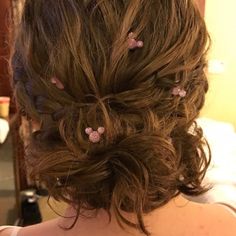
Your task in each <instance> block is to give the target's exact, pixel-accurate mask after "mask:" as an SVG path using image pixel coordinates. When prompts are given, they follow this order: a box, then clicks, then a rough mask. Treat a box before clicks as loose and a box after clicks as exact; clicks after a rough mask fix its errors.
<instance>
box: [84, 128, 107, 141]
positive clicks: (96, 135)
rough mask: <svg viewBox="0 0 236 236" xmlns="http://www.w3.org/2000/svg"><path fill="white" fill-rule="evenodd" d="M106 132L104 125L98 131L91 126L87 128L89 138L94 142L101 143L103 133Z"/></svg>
mask: <svg viewBox="0 0 236 236" xmlns="http://www.w3.org/2000/svg"><path fill="white" fill-rule="evenodd" d="M104 132H105V128H104V127H99V128H98V129H97V131H94V130H93V129H92V128H91V127H88V128H86V129H85V133H86V134H87V135H88V136H89V140H90V142H92V143H99V142H100V140H101V135H102V134H103V133H104Z"/></svg>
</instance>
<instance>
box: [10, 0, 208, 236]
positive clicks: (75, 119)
mask: <svg viewBox="0 0 236 236" xmlns="http://www.w3.org/2000/svg"><path fill="white" fill-rule="evenodd" d="M131 31H132V32H134V33H135V34H136V36H137V38H138V39H140V40H142V41H143V42H144V47H143V48H141V49H136V50H132V51H131V50H129V49H128V46H127V36H128V34H129V32H131ZM208 42H209V36H208V33H207V30H206V26H205V23H204V20H203V19H202V17H201V15H200V13H199V11H198V9H197V7H196V6H195V4H194V3H193V1H191V0H181V1H173V0H130V1H126V0H97V1H94V0H93V1H79V0H37V1H34V0H26V4H25V8H24V12H23V17H22V22H21V25H20V29H19V33H18V36H17V40H16V46H15V52H14V56H13V71H14V88H15V94H16V98H17V101H18V104H19V108H20V110H21V111H24V112H25V113H27V115H28V116H30V117H31V118H32V119H35V120H37V121H39V122H41V128H40V130H39V131H37V132H35V133H34V134H33V135H32V139H31V142H30V144H29V146H28V147H27V150H26V156H27V162H28V166H30V167H31V168H30V174H31V177H33V178H37V179H38V180H39V181H41V182H43V183H44V184H46V186H47V188H48V190H49V192H50V194H51V196H53V197H55V198H56V199H59V200H62V201H65V202H68V203H69V204H72V205H76V206H77V207H76V209H77V211H78V216H79V215H80V212H81V209H101V208H103V209H106V210H107V211H108V212H109V210H110V209H113V210H114V212H115V216H116V218H117V220H118V222H119V223H120V224H121V225H123V224H124V223H125V224H127V225H130V226H132V227H137V228H138V229H140V230H141V231H142V232H144V233H145V234H147V235H148V234H149V232H148V231H147V229H146V227H145V225H144V222H143V214H144V213H149V212H151V211H152V210H154V209H156V208H158V207H160V206H162V205H164V204H166V203H167V202H168V201H169V200H171V199H172V198H173V197H175V196H177V195H178V194H180V193H184V194H187V195H198V194H200V193H202V192H204V191H205V189H204V188H203V187H202V185H201V182H202V179H203V177H204V175H205V172H206V169H207V166H208V164H209V159H208V158H207V155H206V154H205V152H204V149H203V145H204V144H205V141H204V139H203V133H202V130H201V128H200V127H198V126H197V124H196V121H195V120H196V118H197V117H198V115H199V112H200V110H201V108H202V106H203V104H204V100H205V93H206V92H207V90H208V82H207V78H206V75H205V72H204V68H205V66H206V59H205V57H206V51H207V45H208ZM54 76H56V77H57V78H59V79H60V80H61V81H62V83H63V84H64V86H65V89H64V90H60V89H58V88H57V87H56V86H54V85H53V84H52V83H51V82H50V78H51V77H54ZM176 86H181V87H182V88H184V89H185V90H186V92H187V95H186V97H185V98H181V97H179V96H173V95H172V90H173V88H174V87H176ZM99 126H104V127H105V129H106V132H105V134H104V135H103V136H102V140H101V142H100V143H98V144H92V143H90V142H89V140H88V136H87V135H86V134H85V132H84V130H85V128H86V127H93V128H94V129H97V127H99ZM57 178H58V179H59V180H60V182H59V183H58V181H57ZM122 210H124V211H127V212H132V213H134V214H135V215H136V216H137V223H136V224H132V223H131V222H129V221H128V220H127V219H126V218H125V217H123V216H122Z"/></svg>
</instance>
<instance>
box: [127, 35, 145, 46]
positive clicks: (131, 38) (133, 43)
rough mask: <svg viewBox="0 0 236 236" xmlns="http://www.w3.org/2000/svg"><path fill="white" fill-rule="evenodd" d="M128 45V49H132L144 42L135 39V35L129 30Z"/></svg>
mask: <svg viewBox="0 0 236 236" xmlns="http://www.w3.org/2000/svg"><path fill="white" fill-rule="evenodd" d="M128 45H129V49H130V50H133V49H135V48H142V47H143V45H144V43H143V41H141V40H138V41H137V40H136V39H135V35H134V33H133V32H130V33H129V35H128Z"/></svg>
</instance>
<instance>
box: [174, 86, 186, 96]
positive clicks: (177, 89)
mask: <svg viewBox="0 0 236 236" xmlns="http://www.w3.org/2000/svg"><path fill="white" fill-rule="evenodd" d="M172 94H173V95H174V96H180V97H182V98H183V97H185V96H186V95H187V92H186V91H185V90H184V89H181V88H180V87H179V86H178V87H175V88H173V90H172Z"/></svg>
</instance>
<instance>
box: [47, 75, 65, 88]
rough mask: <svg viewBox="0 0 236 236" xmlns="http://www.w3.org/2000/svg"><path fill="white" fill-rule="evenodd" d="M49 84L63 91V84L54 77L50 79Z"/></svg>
mask: <svg viewBox="0 0 236 236" xmlns="http://www.w3.org/2000/svg"><path fill="white" fill-rule="evenodd" d="M50 81H51V83H52V84H54V85H55V86H56V87H57V88H58V89H60V90H63V89H64V88H65V87H64V85H63V83H62V82H61V81H60V80H59V79H58V78H56V77H52V78H51V79H50Z"/></svg>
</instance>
